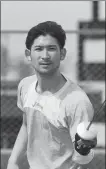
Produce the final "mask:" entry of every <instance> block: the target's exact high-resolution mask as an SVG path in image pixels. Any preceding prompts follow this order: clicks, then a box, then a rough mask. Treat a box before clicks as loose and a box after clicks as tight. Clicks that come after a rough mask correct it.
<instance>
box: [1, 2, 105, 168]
mask: <svg viewBox="0 0 106 169" xmlns="http://www.w3.org/2000/svg"><path fill="white" fill-rule="evenodd" d="M47 20H52V21H56V22H58V23H59V24H61V25H62V27H63V28H64V29H65V31H66V35H67V41H66V49H67V57H66V59H65V60H64V62H62V63H61V67H60V69H61V71H62V72H63V73H64V74H66V75H67V76H68V77H69V78H70V79H71V80H73V81H74V82H76V83H78V84H79V85H80V86H81V87H82V88H83V89H84V90H85V92H86V93H87V95H88V96H89V98H90V100H91V102H92V104H93V106H94V110H95V113H96V111H97V110H98V108H99V107H100V105H101V103H102V102H103V100H104V99H105V41H106V39H105V36H106V32H105V24H106V20H105V1H66V2H65V1H1V169H6V166H7V160H8V158H9V156H10V154H11V150H12V148H13V145H14V142H15V140H16V136H17V134H18V132H19V129H20V126H21V123H22V112H21V110H19V109H18V108H17V106H16V104H17V86H18V84H19V82H20V80H21V79H22V78H24V77H26V76H30V75H32V74H33V73H34V71H33V69H32V68H31V67H30V65H29V64H28V62H27V60H26V58H25V55H24V51H25V39H26V35H27V32H28V30H29V29H30V28H31V27H33V26H35V25H36V24H38V23H39V22H43V21H47ZM95 125H96V128H97V130H98V144H97V147H96V148H95V158H94V159H93V161H92V162H91V163H90V164H89V165H87V166H85V168H84V169H87V167H89V169H105V110H102V111H101V112H100V113H99V115H98V116H97V117H96V119H95ZM20 169H28V163H27V160H26V157H25V160H23V163H22V164H21V166H20Z"/></svg>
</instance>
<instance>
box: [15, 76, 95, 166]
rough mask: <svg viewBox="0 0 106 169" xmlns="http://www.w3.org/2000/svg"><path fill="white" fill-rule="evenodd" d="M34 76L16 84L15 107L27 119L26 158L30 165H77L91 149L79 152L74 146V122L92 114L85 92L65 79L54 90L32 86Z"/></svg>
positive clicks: (34, 83)
mask: <svg viewBox="0 0 106 169" xmlns="http://www.w3.org/2000/svg"><path fill="white" fill-rule="evenodd" d="M36 83H37V79H36V76H35V75H34V76H30V77H27V78H25V79H23V80H22V81H21V82H20V84H19V87H18V102H17V104H18V107H19V108H20V109H21V110H22V111H23V112H24V113H25V115H26V119H27V133H28V144H27V158H28V162H29V165H30V168H31V169H78V166H79V165H76V164H75V163H74V162H73V159H74V160H76V162H77V163H79V164H80V163H82V164H83V163H88V162H89V161H91V159H92V158H93V156H92V153H90V154H89V155H88V156H81V155H80V154H78V153H77V152H76V151H75V150H74V146H73V142H74V138H75V134H76V130H77V126H78V124H79V123H80V122H82V121H89V120H91V119H92V117H93V108H92V105H91V102H90V101H89V99H88V97H87V95H86V94H85V92H84V91H83V90H82V89H81V88H80V87H79V86H77V85H76V84H74V83H73V82H72V81H70V80H68V79H67V82H66V83H65V85H64V86H63V87H62V88H61V89H60V90H59V91H58V92H57V93H55V94H52V93H50V92H48V91H47V92H44V93H43V94H38V93H37V92H36V90H35V86H36Z"/></svg>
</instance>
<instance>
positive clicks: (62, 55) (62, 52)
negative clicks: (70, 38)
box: [60, 48, 67, 60]
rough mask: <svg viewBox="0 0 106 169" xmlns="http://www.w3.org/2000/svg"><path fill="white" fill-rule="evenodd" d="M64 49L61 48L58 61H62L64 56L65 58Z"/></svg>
mask: <svg viewBox="0 0 106 169" xmlns="http://www.w3.org/2000/svg"><path fill="white" fill-rule="evenodd" d="M66 52H67V51H66V49H65V48H63V49H61V52H60V60H64V59H65V56H66Z"/></svg>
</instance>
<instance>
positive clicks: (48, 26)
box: [26, 21, 66, 50]
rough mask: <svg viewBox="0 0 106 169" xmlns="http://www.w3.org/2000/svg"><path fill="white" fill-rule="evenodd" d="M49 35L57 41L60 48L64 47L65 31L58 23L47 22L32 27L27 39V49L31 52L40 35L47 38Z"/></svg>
mask: <svg viewBox="0 0 106 169" xmlns="http://www.w3.org/2000/svg"><path fill="white" fill-rule="evenodd" d="M47 34H48V35H51V36H52V37H54V38H56V39H57V41H58V43H59V45H60V48H63V47H64V45H65V40H66V34H65V31H64V30H63V29H62V27H61V25H58V24H57V23H56V22H53V21H46V22H42V23H40V24H38V25H36V26H34V27H32V28H31V29H30V30H29V32H28V35H27V38H26V48H27V49H29V50H30V49H31V46H32V44H33V41H34V40H35V39H36V38H37V37H39V36H40V35H43V36H45V35H47Z"/></svg>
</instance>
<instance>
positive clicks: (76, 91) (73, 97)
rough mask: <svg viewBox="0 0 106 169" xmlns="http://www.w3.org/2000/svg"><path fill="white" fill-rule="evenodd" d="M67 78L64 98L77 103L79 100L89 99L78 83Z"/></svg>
mask: <svg viewBox="0 0 106 169" xmlns="http://www.w3.org/2000/svg"><path fill="white" fill-rule="evenodd" d="M68 80H69V85H68V88H67V91H66V100H67V101H69V102H70V101H72V102H75V103H78V102H80V101H89V98H88V96H87V94H86V92H85V91H84V90H83V89H82V88H81V87H80V85H79V84H77V83H75V82H73V81H71V80H70V79H68Z"/></svg>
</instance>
